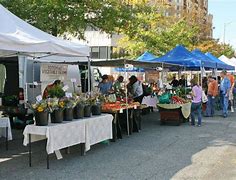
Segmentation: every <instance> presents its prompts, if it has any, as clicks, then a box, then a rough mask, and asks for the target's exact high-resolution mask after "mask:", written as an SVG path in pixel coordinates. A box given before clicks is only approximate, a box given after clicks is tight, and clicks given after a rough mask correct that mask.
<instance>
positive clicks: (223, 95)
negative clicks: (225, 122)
mask: <svg viewBox="0 0 236 180" xmlns="http://www.w3.org/2000/svg"><path fill="white" fill-rule="evenodd" d="M220 77H221V79H222V80H221V82H220V102H221V107H222V115H223V117H224V118H226V117H227V116H228V106H229V93H230V88H231V84H230V80H229V79H228V78H227V71H222V72H221V73H220Z"/></svg>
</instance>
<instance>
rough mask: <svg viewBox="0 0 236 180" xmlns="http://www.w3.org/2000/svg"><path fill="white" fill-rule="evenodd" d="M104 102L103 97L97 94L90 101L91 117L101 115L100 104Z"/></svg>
mask: <svg viewBox="0 0 236 180" xmlns="http://www.w3.org/2000/svg"><path fill="white" fill-rule="evenodd" d="M103 101H104V96H102V95H100V94H97V95H95V96H94V97H93V98H91V99H90V104H91V112H92V115H101V109H102V106H101V104H102V102H103Z"/></svg>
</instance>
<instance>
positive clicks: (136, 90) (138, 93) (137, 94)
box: [129, 76, 143, 103]
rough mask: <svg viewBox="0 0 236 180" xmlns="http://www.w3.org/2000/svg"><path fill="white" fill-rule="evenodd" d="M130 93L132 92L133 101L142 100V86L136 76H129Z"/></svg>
mask: <svg viewBox="0 0 236 180" xmlns="http://www.w3.org/2000/svg"><path fill="white" fill-rule="evenodd" d="M129 87H130V93H131V94H132V96H133V98H134V101H136V102H139V103H142V100H143V86H142V82H141V81H139V80H138V79H137V77H136V76H131V77H130V78H129Z"/></svg>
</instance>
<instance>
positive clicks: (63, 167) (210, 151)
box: [0, 112, 236, 180]
mask: <svg viewBox="0 0 236 180" xmlns="http://www.w3.org/2000/svg"><path fill="white" fill-rule="evenodd" d="M142 124H143V127H142V130H141V132H140V133H133V134H132V135H131V136H127V135H124V137H123V139H120V140H118V141H117V142H114V143H113V142H111V143H110V144H104V143H101V144H98V145H94V146H92V148H91V150H90V151H88V152H87V153H86V155H85V156H80V152H79V151H80V148H79V146H73V147H72V148H71V150H70V154H66V153H65V152H64V151H63V157H64V158H63V159H61V160H57V159H56V156H55V155H50V169H49V170H48V169H46V152H45V141H42V142H37V143H34V144H33V145H32V148H33V155H32V156H33V159H32V167H29V166H28V148H27V147H24V146H23V145H22V142H23V136H22V131H21V130H14V131H13V138H14V140H13V141H11V142H10V143H9V150H8V151H6V150H5V144H4V139H0V179H1V180H4V179H6V180H11V179H12V180H17V179H21V180H23V179H35V180H36V179H50V180H54V179H79V180H110V179H114V180H116V179H117V180H133V179H135V180H139V179H140V180H145V179H147V180H149V179H150V180H168V179H174V180H182V179H186V180H187V179H188V180H189V179H196V180H197V179H199V180H200V179H206V180H209V179H214V180H217V179H219V180H221V179H236V146H235V144H236V113H232V114H230V116H229V117H228V118H225V119H224V118H222V117H220V116H215V117H214V118H204V119H203V125H202V127H192V126H190V125H189V124H188V123H185V124H182V125H181V126H173V125H171V126H168V125H165V126H160V122H159V113H158V112H154V113H150V114H148V115H145V116H143V121H142Z"/></svg>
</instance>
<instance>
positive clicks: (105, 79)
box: [98, 74, 112, 94]
mask: <svg viewBox="0 0 236 180" xmlns="http://www.w3.org/2000/svg"><path fill="white" fill-rule="evenodd" d="M98 88H99V89H100V92H101V93H102V94H109V93H110V92H111V90H112V83H111V82H109V76H108V75H106V74H104V75H103V76H102V81H101V82H100V83H99V84H98Z"/></svg>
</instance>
